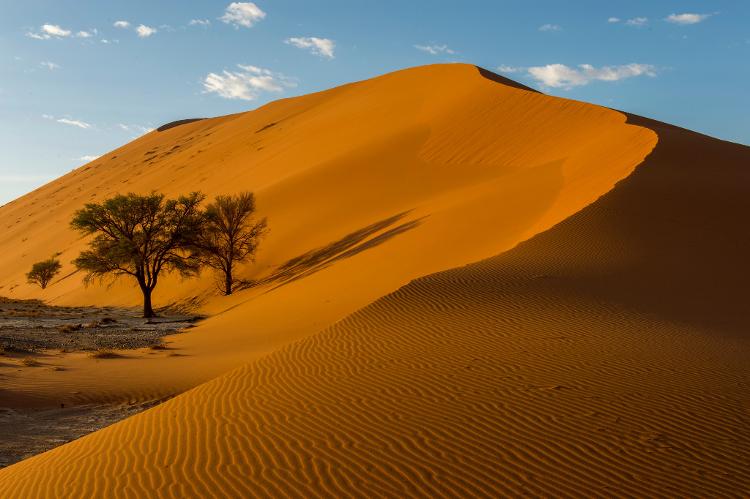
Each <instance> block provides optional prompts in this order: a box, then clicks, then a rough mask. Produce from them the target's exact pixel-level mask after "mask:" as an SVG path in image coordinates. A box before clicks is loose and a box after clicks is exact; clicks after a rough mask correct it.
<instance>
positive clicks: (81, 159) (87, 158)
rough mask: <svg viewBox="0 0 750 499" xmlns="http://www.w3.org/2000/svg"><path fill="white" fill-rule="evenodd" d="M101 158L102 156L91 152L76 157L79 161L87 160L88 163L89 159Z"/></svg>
mask: <svg viewBox="0 0 750 499" xmlns="http://www.w3.org/2000/svg"><path fill="white" fill-rule="evenodd" d="M99 158H101V156H94V155H91V154H87V155H85V156H81V157H80V158H76V159H77V160H78V161H85V162H86V163H88V162H89V161H94V160H95V159H99Z"/></svg>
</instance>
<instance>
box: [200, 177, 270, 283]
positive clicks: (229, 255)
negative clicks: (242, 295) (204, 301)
mask: <svg viewBox="0 0 750 499" xmlns="http://www.w3.org/2000/svg"><path fill="white" fill-rule="evenodd" d="M254 214H255V196H254V195H253V193H252V192H241V193H239V194H237V195H236V196H217V197H216V199H215V200H214V201H213V202H212V203H211V204H209V205H208V206H207V207H206V211H205V214H204V217H205V225H204V228H203V230H202V231H201V232H200V234H199V237H198V239H197V243H196V246H197V247H198V250H199V255H200V259H201V262H202V263H203V264H204V265H206V266H208V267H211V268H213V269H215V270H217V271H219V272H221V273H222V274H223V283H222V288H223V289H222V291H223V292H224V294H226V295H230V294H232V290H233V286H234V283H235V279H234V270H235V265H236V264H237V263H240V262H243V261H247V260H252V259H253V257H254V255H255V252H256V250H257V249H258V244H259V242H260V239H261V237H262V236H263V235H264V234H265V233H266V231H267V223H266V219H265V218H263V219H261V220H255V219H254Z"/></svg>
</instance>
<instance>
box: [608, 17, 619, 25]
mask: <svg viewBox="0 0 750 499" xmlns="http://www.w3.org/2000/svg"><path fill="white" fill-rule="evenodd" d="M620 21H622V19H620V18H619V17H610V18H608V19H607V22H608V23H610V24H614V23H619V22H620Z"/></svg>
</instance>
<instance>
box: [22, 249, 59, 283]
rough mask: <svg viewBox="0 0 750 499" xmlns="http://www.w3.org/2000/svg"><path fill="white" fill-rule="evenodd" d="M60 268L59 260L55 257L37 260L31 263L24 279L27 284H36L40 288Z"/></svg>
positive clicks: (50, 279) (48, 281)
mask: <svg viewBox="0 0 750 499" xmlns="http://www.w3.org/2000/svg"><path fill="white" fill-rule="evenodd" d="M61 268H62V265H60V261H59V260H57V259H56V258H55V257H52V258H50V259H48V260H44V261H42V262H37V263H35V264H34V265H32V267H31V271H30V272H29V273H28V274H26V280H27V281H28V282H29V284H37V285H38V286H39V287H40V288H42V289H45V288H46V287H47V285H48V284H49V283H50V281H52V278H53V277H55V275H57V274H58V273H59V272H60V269H61Z"/></svg>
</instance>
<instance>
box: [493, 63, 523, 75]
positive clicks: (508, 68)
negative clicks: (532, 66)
mask: <svg viewBox="0 0 750 499" xmlns="http://www.w3.org/2000/svg"><path fill="white" fill-rule="evenodd" d="M497 70H498V71H500V72H501V73H506V74H508V73H520V72H522V71H525V68H522V67H519V66H507V65H505V64H501V65H499V66H498V67H497Z"/></svg>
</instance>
